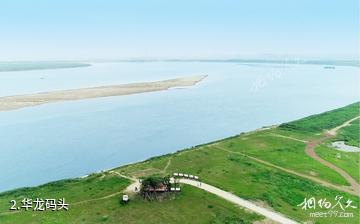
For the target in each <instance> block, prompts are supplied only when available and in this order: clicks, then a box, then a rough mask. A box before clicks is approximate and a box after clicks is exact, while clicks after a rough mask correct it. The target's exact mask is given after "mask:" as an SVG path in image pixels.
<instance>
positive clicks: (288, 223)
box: [179, 179, 298, 224]
mask: <svg viewBox="0 0 360 224" xmlns="http://www.w3.org/2000/svg"><path fill="white" fill-rule="evenodd" d="M179 182H180V183H182V184H188V185H191V186H193V187H197V188H200V189H202V190H204V191H207V192H209V193H211V194H215V195H217V196H219V197H221V198H223V199H225V200H227V201H229V202H232V203H234V204H236V205H239V206H241V207H244V208H247V209H249V210H251V211H253V212H256V213H258V214H260V215H263V216H265V217H266V218H269V219H271V220H274V221H276V222H279V223H283V224H295V223H298V222H296V221H294V220H292V219H289V218H287V217H285V216H283V215H281V214H279V213H276V212H273V211H270V210H268V209H266V208H262V207H260V206H258V205H256V204H254V203H252V202H250V201H247V200H245V199H242V198H240V197H238V196H236V195H234V194H232V193H230V192H227V191H224V190H221V189H220V188H217V187H214V186H212V185H209V184H206V183H201V182H199V181H196V180H190V179H179Z"/></svg>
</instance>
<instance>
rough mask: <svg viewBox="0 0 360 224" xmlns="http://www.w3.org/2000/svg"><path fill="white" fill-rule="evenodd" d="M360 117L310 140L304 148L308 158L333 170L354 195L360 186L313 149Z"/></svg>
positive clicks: (358, 191) (358, 192) (357, 193)
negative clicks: (345, 182) (348, 185)
mask: <svg viewBox="0 0 360 224" xmlns="http://www.w3.org/2000/svg"><path fill="white" fill-rule="evenodd" d="M359 118H360V116H358V117H355V118H353V119H351V120H348V121H346V122H345V123H344V124H342V125H339V126H337V127H335V128H333V129H331V130H329V131H327V132H325V133H324V136H323V137H322V138H320V139H315V140H311V141H309V142H308V143H307V145H306V147H305V153H306V154H307V155H308V156H310V157H311V158H313V159H314V160H316V161H318V162H320V163H321V164H323V165H325V166H327V167H329V168H330V169H332V170H334V171H335V172H337V173H338V174H340V175H341V176H342V177H343V178H344V179H345V180H346V181H347V182H348V183H349V184H350V186H351V188H352V190H353V191H354V192H355V193H356V195H358V196H359V195H360V185H359V183H358V182H357V181H356V180H355V179H354V178H352V177H351V176H350V175H349V174H348V173H347V172H346V171H344V170H343V169H341V168H339V167H337V166H335V165H334V164H332V163H330V162H328V161H326V160H324V159H322V158H321V157H320V156H318V155H317V154H316V152H315V150H314V149H315V147H316V146H317V145H319V144H321V143H322V142H324V141H325V140H327V139H329V138H331V137H333V136H335V135H336V133H337V131H338V130H339V129H341V128H343V127H346V126H348V125H349V124H350V123H351V122H353V121H355V120H356V119H359Z"/></svg>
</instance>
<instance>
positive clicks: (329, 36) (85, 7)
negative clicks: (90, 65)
mask: <svg viewBox="0 0 360 224" xmlns="http://www.w3.org/2000/svg"><path fill="white" fill-rule="evenodd" d="M358 4H359V3H358V0H271V1H270V0H246V1H245V0H233V1H230V0H217V1H212V0H179V1H175V0H174V1H170V0H147V1H146V0H142V1H141V0H128V1H125V0H123V1H121V0H31V1H30V0H1V1H0V60H39V59H42V60H44V59H124V58H145V57H146V58H229V57H231V58H234V57H267V56H271V55H277V56H284V55H288V56H296V57H298V56H300V57H322V58H355V57H356V56H358V55H359V41H358V39H359V32H360V31H359V5H358Z"/></svg>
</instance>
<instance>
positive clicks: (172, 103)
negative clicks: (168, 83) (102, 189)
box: [0, 62, 360, 191]
mask: <svg viewBox="0 0 360 224" xmlns="http://www.w3.org/2000/svg"><path fill="white" fill-rule="evenodd" d="M359 70H360V69H359V68H356V67H342V66H337V67H336V69H324V67H323V66H321V65H276V64H244V63H242V64H241V63H215V62H214V63H205V62H146V63H145V62H127V63H125V62H121V63H94V64H93V65H92V66H90V67H82V68H70V69H54V70H36V71H19V72H1V73H0V96H8V95H17V94H24V93H36V92H42V91H50V90H61V89H72V88H82V87H92V86H100V85H113V84H120V83H132V82H140V81H154V80H163V79H169V78H176V77H183V76H191V75H204V74H205V75H208V78H206V79H205V80H203V81H202V82H201V83H198V84H197V85H196V86H193V87H187V88H175V89H171V90H167V91H160V92H152V93H143V94H136V95H128V96H118V97H108V98H97V99H90V100H82V101H72V102H63V103H54V104H46V105H42V106H37V107H29V108H23V109H20V110H14V111H7V112H0V191H5V190H9V189H13V188H17V187H25V186H35V185H38V184H42V183H46V182H49V181H53V180H58V179H63V178H70V177H77V176H82V175H85V174H89V173H91V172H96V171H99V170H102V169H107V168H112V167H116V166H120V165H123V164H127V163H132V162H136V161H141V160H144V159H147V158H149V157H151V156H155V155H161V154H165V153H169V152H174V151H177V150H180V149H183V148H186V147H190V146H194V145H197V144H201V143H206V142H209V141H213V140H216V139H221V138H224V137H228V136H231V135H235V134H238V133H240V132H244V131H249V130H253V129H256V128H259V127H262V126H266V125H272V124H279V123H282V122H286V121H290V120H294V119H298V118H301V117H304V116H307V115H311V114H315V113H320V112H323V111H326V110H330V109H334V108H337V107H341V106H345V105H347V104H350V103H353V102H355V101H358V100H359V92H358V87H359V83H360V76H359Z"/></svg>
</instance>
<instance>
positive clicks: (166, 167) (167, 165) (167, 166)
mask: <svg viewBox="0 0 360 224" xmlns="http://www.w3.org/2000/svg"><path fill="white" fill-rule="evenodd" d="M170 164H171V157H170V158H169V160H168V162H167V163H166V166H165V167H164V169H163V172H164V173H166V170H167V169H168V168H169V166H170Z"/></svg>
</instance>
